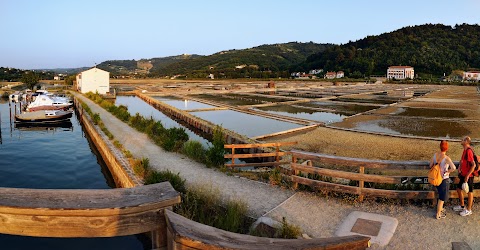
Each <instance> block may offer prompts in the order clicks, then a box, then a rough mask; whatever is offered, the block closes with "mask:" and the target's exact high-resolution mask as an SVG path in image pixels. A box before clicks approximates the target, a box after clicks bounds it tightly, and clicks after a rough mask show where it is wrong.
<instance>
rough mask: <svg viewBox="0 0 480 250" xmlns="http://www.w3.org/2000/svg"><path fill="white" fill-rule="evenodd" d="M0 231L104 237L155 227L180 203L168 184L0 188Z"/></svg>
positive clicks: (49, 235) (36, 234) (139, 231)
mask: <svg viewBox="0 0 480 250" xmlns="http://www.w3.org/2000/svg"><path fill="white" fill-rule="evenodd" d="M0 197H1V198H0V233H4V234H15V235H26V236H38V237H110V236H120V235H132V234H138V233H143V232H148V231H152V230H155V229H156V228H157V229H158V227H159V225H161V224H162V223H164V218H163V215H162V214H163V210H164V209H165V208H167V207H171V206H172V205H174V204H177V203H179V202H180V196H179V194H178V192H176V191H175V190H174V189H173V188H172V186H171V185H170V183H168V182H164V183H158V184H153V185H146V186H139V187H135V188H118V189H105V190H67V189H64V190H53V189H22V188H0Z"/></svg>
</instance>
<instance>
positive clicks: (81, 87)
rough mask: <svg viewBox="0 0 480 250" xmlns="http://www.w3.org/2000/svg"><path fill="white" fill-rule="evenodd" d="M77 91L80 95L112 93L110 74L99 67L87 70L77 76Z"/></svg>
mask: <svg viewBox="0 0 480 250" xmlns="http://www.w3.org/2000/svg"><path fill="white" fill-rule="evenodd" d="M77 90H78V91H79V92H80V93H87V92H93V93H99V94H102V95H104V94H106V93H108V92H109V91H110V72H108V71H105V70H101V69H98V68H97V67H94V68H91V69H89V70H85V71H83V72H81V73H80V74H78V75H77Z"/></svg>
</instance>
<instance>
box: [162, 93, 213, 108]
mask: <svg viewBox="0 0 480 250" xmlns="http://www.w3.org/2000/svg"><path fill="white" fill-rule="evenodd" d="M153 98H155V99H157V100H159V101H162V102H164V103H166V104H168V105H170V106H173V107H175V108H177V109H181V110H192V109H209V108H215V106H212V105H208V104H205V103H201V102H196V101H192V100H187V99H183V100H182V99H179V98H176V97H172V96H153Z"/></svg>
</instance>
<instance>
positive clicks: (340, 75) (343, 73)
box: [337, 71, 345, 78]
mask: <svg viewBox="0 0 480 250" xmlns="http://www.w3.org/2000/svg"><path fill="white" fill-rule="evenodd" d="M343 77H345V72H343V71H338V72H337V78H343Z"/></svg>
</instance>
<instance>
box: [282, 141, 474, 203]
mask: <svg viewBox="0 0 480 250" xmlns="http://www.w3.org/2000/svg"><path fill="white" fill-rule="evenodd" d="M291 153H292V163H291V165H290V167H291V170H292V171H291V172H290V174H289V178H290V179H291V181H292V182H293V183H294V187H298V184H302V185H307V186H310V187H312V188H316V189H320V190H327V191H335V192H341V193H348V194H355V195H358V196H359V200H360V201H361V200H363V198H364V196H375V197H385V198H395V199H432V200H434V201H435V199H436V193H435V191H434V189H433V188H432V189H431V190H387V189H379V188H378V189H377V188H368V187H365V182H371V183H384V184H398V185H401V184H426V185H429V184H428V182H426V180H425V178H427V177H426V175H427V169H428V168H429V162H427V161H387V160H369V159H358V158H350V157H339V156H333V155H326V154H317V153H310V152H303V151H298V150H292V151H291ZM299 159H303V160H310V161H314V162H320V163H321V164H326V165H338V166H347V167H348V168H350V169H351V168H352V167H353V168H358V172H352V171H347V170H336V169H329V168H321V167H315V166H312V164H308V165H305V164H298V160H299ZM365 169H376V170H424V172H423V173H424V175H423V176H387V175H375V174H366V173H365ZM399 172H401V171H399ZM300 174H312V175H318V176H322V177H331V178H340V179H343V180H346V181H344V182H343V183H347V182H349V181H350V180H353V181H357V183H358V184H357V185H356V186H351V185H347V184H339V183H333V182H327V181H321V180H314V179H310V178H307V177H304V176H302V175H300ZM475 182H479V180H477V179H475ZM474 197H480V191H479V190H474ZM450 198H458V195H457V192H456V191H455V190H450Z"/></svg>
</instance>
